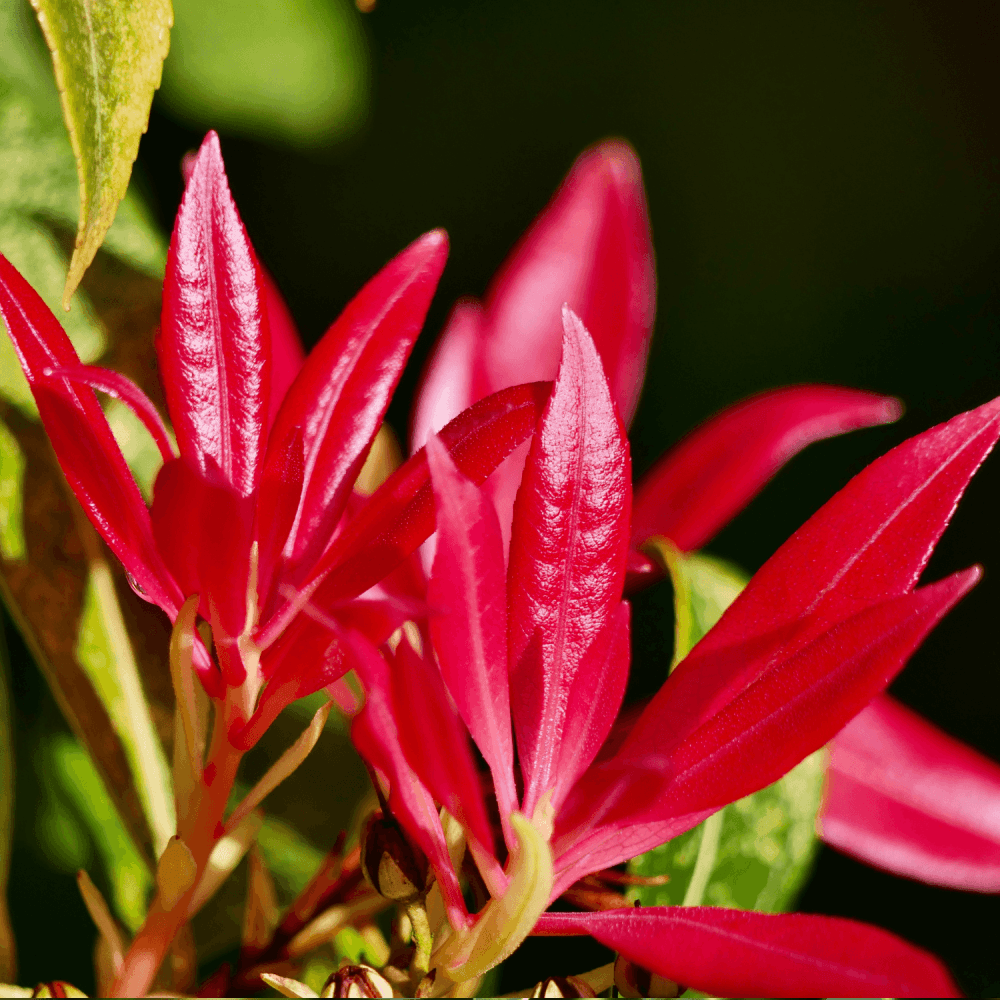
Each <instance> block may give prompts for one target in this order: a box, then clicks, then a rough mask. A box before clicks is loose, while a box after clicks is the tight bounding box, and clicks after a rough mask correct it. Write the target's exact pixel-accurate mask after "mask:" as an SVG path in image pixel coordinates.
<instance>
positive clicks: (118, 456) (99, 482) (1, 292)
mask: <svg viewBox="0 0 1000 1000" xmlns="http://www.w3.org/2000/svg"><path fill="white" fill-rule="evenodd" d="M0 314H2V315H3V319H4V323H5V324H6V326H7V331H8V333H9V334H10V338H11V341H12V342H13V344H14V349H15V350H16V351H17V355H18V358H19V359H20V361H21V367H22V368H23V370H24V374H25V377H26V378H27V380H28V385H29V386H30V387H31V391H32V394H33V395H34V397H35V402H36V403H37V404H38V412H39V414H40V415H41V418H42V422H43V423H44V424H45V430H46V433H47V434H48V436H49V440H50V441H51V442H52V448H53V450H54V451H55V453H56V457H57V458H58V460H59V465H60V467H61V468H62V470H63V474H64V475H65V476H66V479H67V481H68V482H69V485H70V487H71V489H72V490H73V493H74V494H75V495H76V498H77V499H78V500H79V501H80V505H81V506H82V507H83V509H84V510H85V511H86V513H87V516H88V517H89V518H90V520H91V522H92V523H93V525H94V527H95V528H96V529H97V530H98V532H99V533H100V534H101V537H102V538H103V539H104V540H105V541H106V542H107V543H108V546H109V547H110V548H111V551H112V552H114V554H115V555H116V556H117V557H118V559H119V560H120V561H121V563H122V565H123V566H124V567H125V569H126V570H127V571H128V572H129V573H130V574H131V576H132V578H133V579H134V580H135V581H136V584H137V585H138V587H139V588H140V590H141V592H142V594H143V596H144V597H145V598H146V600H149V601H152V602H153V603H155V604H158V605H159V606H160V607H161V608H163V610H164V611H166V612H167V613H168V614H169V615H170V616H171V618H173V617H175V616H176V614H177V610H178V608H179V607H180V604H181V602H182V600H183V598H182V597H181V593H180V590H179V589H178V587H177V584H176V583H175V582H174V580H173V579H172V578H171V576H170V574H169V573H168V571H167V568H166V566H165V565H164V564H163V560H162V559H161V558H160V554H159V552H158V551H157V549H156V545H155V543H154V540H153V532H152V528H151V525H150V522H149V513H148V511H147V510H146V505H145V503H144V502H143V499H142V496H141V494H140V493H139V487H138V486H137V485H136V483H135V480H134V479H133V478H132V473H131V472H130V471H129V469H128V466H127V465H126V464H125V459H124V458H123V456H122V453H121V449H120V448H119V447H118V443H117V442H116V441H115V439H114V435H113V434H112V433H111V428H110V427H109V426H108V422H107V419H106V418H105V416H104V411H103V410H102V409H101V407H100V404H99V403H98V401H97V398H96V397H95V396H94V393H93V390H92V389H90V388H88V387H86V386H82V385H79V384H74V383H73V382H71V381H69V380H68V379H66V378H59V377H47V376H46V375H45V374H44V372H45V370H46V369H60V368H76V367H78V366H79V364H80V359H79V357H77V354H76V351H75V350H74V349H73V345H72V344H71V343H70V342H69V338H68V337H67V336H66V334H65V333H64V331H63V328H62V327H61V326H60V325H59V323H58V321H57V320H56V318H55V316H53V315H52V313H51V311H50V310H49V308H48V306H46V305H45V303H44V302H43V301H42V300H41V298H40V297H39V296H38V293H37V292H35V290H34V289H33V288H32V287H31V286H30V285H29V284H28V283H27V282H26V281H25V280H24V278H23V277H22V276H21V275H20V274H19V273H18V272H17V270H16V269H15V268H14V267H13V266H12V265H11V264H10V262H9V261H8V260H7V259H6V258H5V257H3V256H2V255H0Z"/></svg>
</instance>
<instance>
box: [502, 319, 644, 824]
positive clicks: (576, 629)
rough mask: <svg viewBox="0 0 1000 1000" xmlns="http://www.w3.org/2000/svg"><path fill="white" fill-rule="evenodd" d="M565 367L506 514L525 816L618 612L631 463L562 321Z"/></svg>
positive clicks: (578, 335)
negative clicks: (572, 700) (580, 681)
mask: <svg viewBox="0 0 1000 1000" xmlns="http://www.w3.org/2000/svg"><path fill="white" fill-rule="evenodd" d="M564 320H565V327H564V329H565V334H564V339H563V360H562V364H561V366H560V369H559V375H558V377H557V379H556V384H555V388H554V389H553V391H552V395H551V397H550V398H549V402H548V404H547V405H546V408H545V411H544V413H543V414H542V418H541V420H540V422H539V425H538V429H537V431H536V433H535V437H534V439H533V440H532V443H531V449H530V452H529V454H528V459H527V463H526V464H525V469H524V476H523V477H522V480H521V488H520V490H519V491H518V495H517V500H516V502H515V505H514V522H513V529H512V535H511V545H510V561H509V570H508V575H507V587H508V630H509V640H508V668H509V671H510V677H511V695H512V698H511V702H512V710H513V716H514V728H515V734H516V740H517V744H518V753H519V756H520V759H521V764H522V768H523V769H524V777H525V798H524V803H523V805H524V809H525V810H527V811H529V812H530V811H532V810H533V809H534V807H535V805H536V803H537V801H538V799H539V798H540V797H541V795H542V794H543V793H544V792H545V791H546V790H548V789H549V788H551V787H552V785H553V783H554V780H555V774H554V773H553V768H554V766H555V764H556V761H557V759H558V753H559V746H560V742H561V739H562V732H563V728H564V726H565V724H566V718H565V712H566V704H567V700H568V698H569V693H570V689H571V686H572V684H573V679H574V677H575V676H576V673H577V670H578V669H579V666H580V663H581V661H582V659H583V657H584V654H585V653H586V651H587V649H588V648H589V647H590V646H591V644H592V643H593V642H594V640H595V639H596V638H597V637H598V635H600V633H601V632H602V631H603V629H604V627H605V625H606V624H607V621H608V619H609V617H610V615H611V613H612V612H613V611H614V609H615V608H616V607H617V606H618V603H619V600H620V598H621V592H622V584H623V581H624V576H625V562H626V555H627V549H628V530H629V513H630V507H631V499H632V491H631V462H630V458H629V448H628V442H627V441H626V439H625V430H624V427H623V426H622V423H621V420H620V419H619V417H618V414H617V412H616V410H615V406H614V403H613V402H612V397H611V392H610V388H609V386H608V382H607V379H606V378H605V375H604V369H603V367H602V364H601V359H600V357H599V356H598V354H597V349H596V347H595V346H594V342H593V341H592V340H591V338H590V335H589V333H588V332H587V330H586V328H585V327H584V326H583V324H582V322H581V321H580V319H579V318H578V317H577V316H576V315H575V314H574V313H573V312H572V311H571V310H568V309H567V310H566V312H565V314H564Z"/></svg>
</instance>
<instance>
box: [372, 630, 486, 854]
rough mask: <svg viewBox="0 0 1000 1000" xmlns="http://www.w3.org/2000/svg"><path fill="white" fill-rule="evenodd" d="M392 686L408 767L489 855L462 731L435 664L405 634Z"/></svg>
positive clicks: (478, 789)
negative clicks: (415, 648) (411, 643)
mask: <svg viewBox="0 0 1000 1000" xmlns="http://www.w3.org/2000/svg"><path fill="white" fill-rule="evenodd" d="M391 683H392V704H393V709H394V716H395V719H396V729H397V731H398V733H399V742H400V746H401V747H402V749H403V753H404V754H405V755H406V759H407V760H408V761H409V763H410V766H411V767H412V768H413V770H414V771H415V772H416V774H417V775H418V776H419V777H420V780H421V781H423V783H424V785H426V786H427V788H428V789H429V790H430V792H431V794H432V795H433V796H434V798H435V799H436V800H437V801H438V802H440V803H441V804H442V805H443V806H444V807H445V809H447V810H448V812H450V813H451V814H452V816H454V817H455V818H456V819H457V820H458V821H459V822H460V823H461V824H462V826H464V827H465V828H466V830H468V831H469V833H470V834H471V836H472V837H473V838H475V839H476V840H477V841H478V842H479V844H480V845H481V846H482V847H484V848H485V849H486V850H487V851H489V852H492V851H493V836H492V834H491V832H490V826H489V821H488V820H487V818H486V807H485V806H484V804H483V796H482V791H481V784H480V781H479V775H478V774H477V772H476V765H475V763H474V761H473V759H472V754H471V753H470V752H469V745H468V735H467V734H466V731H465V727H464V726H463V725H462V723H461V720H460V719H459V718H458V715H457V714H456V712H455V709H454V708H453V707H452V704H451V699H450V698H449V696H448V692H447V691H446V690H445V687H444V682H443V681H442V679H441V674H440V672H439V671H438V669H437V666H436V665H435V664H434V663H432V662H430V661H428V660H425V659H424V658H423V657H422V656H418V655H417V654H416V653H415V652H414V651H413V649H412V647H411V646H410V643H409V641H408V640H407V638H406V636H405V635H404V636H403V638H402V639H401V640H400V643H399V647H398V648H397V650H396V656H395V658H394V662H393V665H392V669H391Z"/></svg>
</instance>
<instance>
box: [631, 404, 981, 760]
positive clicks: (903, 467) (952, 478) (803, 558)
mask: <svg viewBox="0 0 1000 1000" xmlns="http://www.w3.org/2000/svg"><path fill="white" fill-rule="evenodd" d="M998 435H1000V399H996V400H993V401H992V402H990V403H987V404H985V405H984V406H981V407H979V408H978V409H976V410H970V411H969V412H968V413H962V414H960V415H959V416H957V417H955V418H954V419H952V420H950V421H948V422H947V423H945V424H940V425H939V426H937V427H932V428H931V429H930V430H928V431H925V432H924V433H923V434H918V435H917V436H916V437H913V438H910V439H909V440H908V441H904V442H903V444H901V445H899V446H898V447H896V448H894V449H893V450H892V451H890V452H888V453H887V454H885V455H883V456H882V457H881V458H879V459H877V460H876V461H874V462H873V463H872V464H871V465H869V466H868V467H867V468H866V469H865V470H864V471H862V472H861V473H859V474H858V475H857V476H855V477H854V479H852V480H851V481H850V482H849V483H848V484H847V486H845V487H844V488H843V489H842V490H841V491H840V492H839V493H838V494H836V496H834V497H833V498H832V499H831V500H829V501H828V502H827V503H826V504H825V505H824V506H823V507H821V508H820V510H819V511H817V513H816V514H814V515H813V516H812V517H811V518H810V519H809V520H808V521H807V522H806V523H805V524H804V525H803V526H802V527H801V528H799V530H798V531H797V532H795V534H794V535H792V537H791V538H790V539H789V540H788V541H787V542H785V544H784V545H782V546H781V548H780V549H778V551H777V552H776V553H775V554H774V555H773V556H772V557H771V558H770V559H769V560H768V561H767V562H766V563H765V564H764V566H763V567H762V568H761V569H760V570H759V571H758V572H757V573H756V574H755V575H754V577H753V579H752V580H751V581H750V583H749V584H748V585H747V588H746V589H745V590H744V591H743V593H742V594H740V596H739V597H738V598H737V599H736V600H735V601H734V602H733V604H732V605H731V606H730V607H729V609H728V610H727V611H726V613H725V614H724V615H723V616H722V618H721V619H720V620H719V622H718V623H717V624H716V625H715V627H714V628H713V629H712V630H711V631H710V632H709V633H708V634H707V635H706V636H705V638H704V639H702V641H701V642H700V643H698V645H697V646H695V648H694V649H693V650H692V652H691V654H690V655H689V656H688V657H687V658H686V659H685V660H684V661H683V662H682V663H681V664H680V665H679V666H678V668H677V669H676V670H675V671H674V673H673V674H672V675H671V677H670V681H669V683H668V684H666V685H665V686H664V687H663V688H662V689H661V691H660V692H659V694H658V695H657V696H656V698H655V699H654V701H653V703H652V704H651V705H650V708H649V709H648V710H647V714H648V713H650V712H651V713H653V714H652V715H650V718H653V717H654V716H655V715H656V713H658V712H659V708H657V707H654V706H656V705H657V703H658V702H660V701H661V700H663V699H669V701H670V702H671V704H672V706H673V707H672V709H671V718H672V719H673V720H674V721H673V726H674V729H673V732H674V736H675V738H676V739H677V740H680V739H682V738H683V737H684V736H685V735H686V734H687V733H690V732H692V731H693V730H694V729H695V728H696V727H697V726H698V725H700V724H701V723H702V722H704V721H705V720H706V719H708V718H710V717H711V716H712V715H713V714H715V712H716V711H717V710H718V708H719V707H720V706H722V705H724V704H727V703H728V702H729V701H731V700H732V699H733V697H734V696H735V695H736V694H737V693H738V692H740V691H742V690H743V689H744V688H746V687H747V686H748V685H749V684H751V683H752V682H753V681H754V680H755V679H756V678H757V677H758V676H760V673H761V672H762V671H763V670H764V669H766V667H767V665H768V662H769V660H768V658H767V657H766V656H762V655H748V654H747V652H746V650H747V648H748V646H749V647H750V648H754V647H756V646H760V649H761V650H763V649H764V648H765V647H767V646H768V645H769V644H771V645H772V647H773V648H772V649H771V652H770V654H769V655H771V656H777V655H778V653H779V648H778V647H777V646H774V645H773V643H772V639H771V638H768V637H769V636H770V637H774V636H778V635H779V634H780V635H781V636H782V642H781V644H780V651H781V653H782V655H783V656H785V655H790V654H791V653H793V652H794V651H795V650H797V649H801V648H802V647H803V646H805V645H806V644H808V643H809V642H811V641H812V640H813V639H815V638H816V637H817V636H818V635H820V634H821V633H822V632H823V631H825V630H826V629H828V628H829V627H830V626H831V625H832V624H834V623H836V622H839V621H843V620H844V619H846V618H848V617H849V616H850V615H851V614H853V613H855V612H857V611H860V610H862V609H863V608H865V607H868V606H870V605H871V604H873V603H876V602H879V601H883V600H885V599H886V598H890V597H894V596H897V595H901V594H905V593H906V592H907V591H908V590H910V589H911V588H912V587H913V585H914V584H915V583H916V581H917V578H918V577H919V575H920V572H921V571H922V570H923V568H924V566H925V565H926V563H927V560H928V558H929V557H930V554H931V552H932V551H933V549H934V546H935V544H936V543H937V540H938V539H939V538H940V537H941V533H942V532H943V531H944V529H945V527H946V526H947V524H948V521H949V520H950V518H951V515H952V513H953V512H954V510H955V506H956V504H957V503H958V500H959V498H960V497H961V495H962V493H963V492H964V491H965V487H966V486H967V485H968V482H969V480H970V479H971V478H972V476H973V475H974V474H975V472H976V470H977V469H978V468H979V465H980V464H981V463H982V461H983V459H984V458H985V457H986V456H987V455H988V454H989V452H990V450H991V449H992V447H993V445H994V444H995V442H996V440H997V436H998ZM726 650H732V651H734V655H718V654H720V653H723V652H724V651H726ZM736 650H743V652H741V653H740V654H739V655H735V651H736ZM643 733H644V726H643V723H642V720H640V722H639V723H638V724H637V725H636V727H635V729H634V730H633V732H632V735H631V737H630V741H632V740H636V741H642V740H644V739H645V736H644V735H643Z"/></svg>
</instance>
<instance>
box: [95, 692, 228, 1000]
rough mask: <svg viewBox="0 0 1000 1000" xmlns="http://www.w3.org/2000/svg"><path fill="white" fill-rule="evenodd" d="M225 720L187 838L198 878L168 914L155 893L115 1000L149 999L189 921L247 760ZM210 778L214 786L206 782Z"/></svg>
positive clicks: (218, 727)
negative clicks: (238, 775)
mask: <svg viewBox="0 0 1000 1000" xmlns="http://www.w3.org/2000/svg"><path fill="white" fill-rule="evenodd" d="M227 716H228V713H227V712H224V711H222V712H219V713H217V715H216V722H215V727H214V731H213V733H212V746H211V749H210V751H209V755H208V762H207V764H206V765H205V777H204V778H203V779H202V782H201V784H200V786H199V788H198V802H197V805H196V807H195V811H194V815H193V817H192V821H191V823H190V825H189V826H188V829H187V830H186V831H185V836H184V843H185V844H186V845H187V848H188V850H190V852H191V856H192V857H193V859H194V862H195V870H196V873H197V874H196V875H195V878H194V881H193V882H192V884H191V885H190V887H189V888H188V889H187V891H186V892H185V893H184V895H183V896H181V898H180V899H178V900H177V901H176V902H175V903H174V905H173V906H172V907H170V908H169V909H167V908H166V907H165V906H164V903H163V899H162V893H160V892H158V893H157V896H156V899H155V900H154V901H153V905H152V907H151V908H150V911H149V914H148V915H147V917H146V920H145V923H143V925H142V927H141V928H140V929H139V933H138V934H137V935H136V937H135V940H134V941H133V942H132V945H131V947H130V948H129V950H128V953H127V954H126V955H125V961H124V963H123V965H122V969H121V972H120V973H119V974H118V977H117V979H116V980H115V984H114V987H113V989H112V991H111V995H112V996H114V997H143V996H146V994H147V993H148V992H149V989H150V987H151V986H152V984H153V980H154V979H155V977H156V973H157V972H158V971H159V968H160V965H161V964H162V963H163V959H164V958H165V957H166V954H167V952H168V951H169V949H170V945H171V944H172V943H173V940H174V938H175V937H176V935H177V932H178V931H179V930H180V928H181V927H182V926H183V925H184V924H185V923H186V922H187V920H188V916H189V909H190V905H191V899H192V897H193V896H194V893H195V890H196V889H197V887H198V883H199V881H200V880H201V877H202V875H203V874H204V871H205V867H206V865H207V864H208V859H209V855H210V854H211V853H212V848H213V847H214V846H215V844H216V841H217V840H218V837H219V835H220V834H221V831H222V817H223V814H224V812H225V808H226V803H227V801H228V799H229V794H230V792H231V791H232V787H233V782H234V781H235V780H236V769H237V767H238V766H239V763H240V759H241V758H242V756H243V754H242V753H241V752H240V751H238V750H236V749H235V748H234V747H233V746H232V744H230V742H229V739H228V737H227V731H228V726H227V722H228V718H227ZM209 777H210V778H211V781H208V780H207V779H208V778H209ZM186 826H187V824H186Z"/></svg>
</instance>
